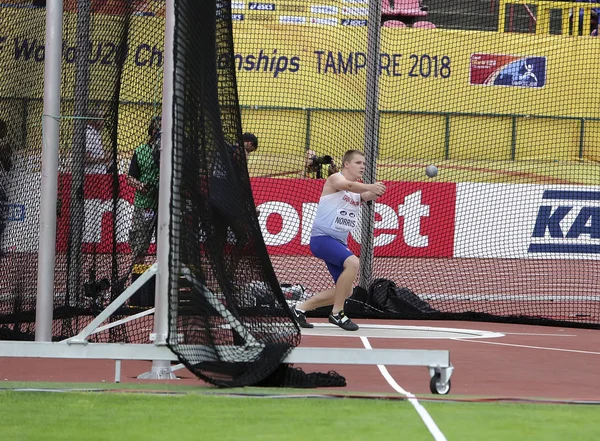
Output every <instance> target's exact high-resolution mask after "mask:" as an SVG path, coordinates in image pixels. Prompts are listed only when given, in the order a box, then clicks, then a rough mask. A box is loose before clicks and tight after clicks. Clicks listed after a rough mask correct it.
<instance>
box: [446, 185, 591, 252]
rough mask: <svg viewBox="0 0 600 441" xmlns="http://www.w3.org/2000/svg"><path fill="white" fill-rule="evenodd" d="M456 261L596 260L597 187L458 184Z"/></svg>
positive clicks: (455, 240)
mask: <svg viewBox="0 0 600 441" xmlns="http://www.w3.org/2000/svg"><path fill="white" fill-rule="evenodd" d="M454 242H455V251H454V256H455V257H469V258H472V257H474V258H547V259H600V187H575V186H550V185H510V184H475V183H464V184H458V188H457V199H456V229H455V239H454Z"/></svg>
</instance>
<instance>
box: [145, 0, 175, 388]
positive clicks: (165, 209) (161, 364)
mask: <svg viewBox="0 0 600 441" xmlns="http://www.w3.org/2000/svg"><path fill="white" fill-rule="evenodd" d="M165 14H166V15H165V52H164V53H165V64H164V68H163V69H164V70H163V101H162V124H161V125H162V136H161V147H162V148H161V150H162V151H161V154H160V180H159V193H158V228H157V234H156V261H157V264H158V271H157V273H156V285H155V287H156V289H155V291H156V292H155V297H154V308H155V309H154V344H155V345H157V346H165V345H166V344H167V334H168V332H169V298H170V296H169V293H170V286H169V274H170V271H171V270H170V265H169V257H170V253H171V243H170V222H171V204H172V194H171V190H172V188H171V186H172V176H173V170H172V168H173V82H174V81H173V80H174V67H175V66H174V60H173V58H174V57H173V48H174V32H175V0H167V1H166V12H165ZM138 378H140V379H174V378H177V377H176V376H175V374H173V372H172V370H171V362H170V361H169V360H153V361H152V371H151V372H145V373H143V374H141V375H139V376H138Z"/></svg>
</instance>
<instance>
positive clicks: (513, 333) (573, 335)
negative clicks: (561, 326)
mask: <svg viewBox="0 0 600 441" xmlns="http://www.w3.org/2000/svg"><path fill="white" fill-rule="evenodd" d="M503 334H504V335H531V336H534V337H538V336H539V337H577V336H576V335H575V334H535V333H529V332H503Z"/></svg>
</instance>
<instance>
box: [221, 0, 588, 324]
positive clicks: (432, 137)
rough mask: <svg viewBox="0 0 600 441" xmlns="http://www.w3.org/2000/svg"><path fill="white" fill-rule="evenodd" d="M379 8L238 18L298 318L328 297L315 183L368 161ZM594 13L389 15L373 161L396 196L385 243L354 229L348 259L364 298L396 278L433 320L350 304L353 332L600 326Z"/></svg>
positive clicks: (384, 3)
mask: <svg viewBox="0 0 600 441" xmlns="http://www.w3.org/2000/svg"><path fill="white" fill-rule="evenodd" d="M372 6H373V5H372V2H367V1H361V0H352V1H350V0H348V1H346V0H344V1H341V0H339V1H335V0H326V1H322V2H306V1H302V0H264V1H263V0H261V1H259V2H234V3H233V11H232V12H233V19H234V20H233V30H234V40H235V56H234V60H235V67H236V71H237V79H238V92H239V97H240V104H241V108H242V120H243V127H244V130H245V131H249V132H252V133H254V134H255V135H256V136H257V137H258V139H259V148H258V150H257V151H256V152H255V153H252V154H251V155H250V156H249V159H248V167H249V172H250V178H251V182H252V188H253V194H254V198H255V202H256V204H257V206H258V208H259V210H260V216H259V223H260V226H261V229H262V234H263V238H264V240H265V243H266V245H267V249H268V251H269V254H270V256H271V260H272V262H273V265H274V268H275V271H276V274H277V276H278V278H279V281H280V282H282V283H289V284H291V285H302V287H303V288H304V289H305V290H306V291H305V292H304V297H303V298H302V299H301V300H303V299H304V298H306V297H309V296H311V295H312V294H314V293H317V292H320V291H322V290H325V289H329V288H332V287H333V281H332V279H331V277H330V275H329V273H328V271H327V268H326V266H325V264H324V263H323V261H321V260H319V259H316V258H315V257H314V256H313V255H312V253H311V251H310V249H309V241H310V235H311V225H312V223H313V219H314V216H315V211H316V206H317V203H318V201H319V197H320V194H321V190H322V188H323V184H324V180H321V179H318V178H319V177H322V178H327V177H328V175H329V174H330V172H335V171H336V168H335V167H330V158H329V157H328V156H330V157H331V159H333V163H334V164H335V166H337V168H338V169H339V167H340V166H341V165H342V164H341V158H342V156H343V154H344V152H345V151H346V150H348V149H351V148H357V149H359V150H363V149H367V148H369V145H368V144H369V142H365V116H367V118H368V117H369V113H368V112H369V109H368V107H367V105H368V102H367V101H366V100H365V96H366V91H367V90H369V89H370V90H373V87H374V86H375V85H374V84H369V85H368V87H366V86H365V84H366V82H367V78H368V74H367V72H368V70H369V62H368V44H367V41H368V38H369V37H368V28H369V26H370V25H377V26H378V25H379V24H380V23H379V22H378V20H376V23H371V22H369V15H368V14H369V10H368V9H369V7H372ZM596 8H600V5H598V4H590V3H586V2H552V1H531V2H528V3H527V5H525V4H523V3H522V2H516V1H514V2H511V1H509V0H506V1H505V0H502V1H498V0H492V1H490V0H458V1H454V0H452V1H450V0H421V1H419V0H381V12H382V20H381V23H382V26H381V27H380V40H379V41H380V53H379V54H378V60H377V62H376V69H377V73H378V75H379V88H378V96H377V98H378V109H379V113H378V117H379V125H378V128H379V133H378V135H377V139H376V142H375V144H376V146H377V148H376V151H371V150H368V151H366V161H367V167H368V164H369V163H371V164H372V163H375V165H376V167H375V172H376V179H377V180H381V181H383V182H385V183H386V185H387V191H386V193H385V194H384V195H383V196H382V197H381V198H379V199H378V200H377V201H376V202H375V203H374V207H373V208H374V211H375V214H374V219H373V222H372V224H371V225H372V227H373V232H372V233H371V232H370V231H369V228H366V229H361V228H357V229H356V230H355V231H354V232H353V233H351V236H350V240H349V245H350V249H351V250H353V251H354V253H356V254H357V255H358V254H359V253H361V254H362V255H361V264H362V267H363V269H365V268H366V273H365V274H362V276H361V278H359V279H357V282H359V281H360V283H361V284H362V285H363V287H364V288H365V290H366V291H367V292H368V291H369V288H370V281H371V280H373V279H377V278H386V279H389V280H391V281H393V282H395V284H396V285H397V287H398V288H399V289H400V290H404V292H408V293H411V294H412V295H414V296H416V297H417V298H419V299H421V300H424V301H425V302H427V304H428V306H429V307H430V308H431V311H436V312H429V313H415V312H414V310H411V309H410V308H406V309H404V310H400V311H396V310H395V309H392V308H391V305H395V308H399V305H401V302H398V301H396V300H390V301H389V302H386V304H387V305H388V307H389V308H388V310H387V311H386V310H382V309H381V308H380V307H376V305H375V304H374V303H373V302H372V298H371V297H366V298H365V300H366V301H367V302H371V303H370V304H369V306H361V305H359V304H357V303H356V302H353V303H352V304H347V306H346V308H347V310H348V311H352V313H353V315H354V316H358V315H361V316H372V317H383V316H388V317H396V318H408V317H410V318H446V319H452V318H457V319H477V320H482V319H483V320H511V321H524V322H530V323H554V324H557V323H562V324H572V325H581V326H598V325H599V324H600V297H599V296H598V294H597V292H598V285H599V280H598V279H597V277H596V274H597V273H598V256H599V254H598V250H599V249H600V248H599V247H600V233H599V230H598V229H597V226H598V215H599V213H598V202H597V200H598V195H599V194H600V187H598V172H599V168H598V162H597V161H598V158H599V157H600V156H599V152H600V143H599V141H598V139H600V137H599V135H600V132H599V130H600V119H599V117H600V114H599V113H598V108H599V107H598V99H597V98H596V97H595V94H594V93H593V87H594V86H593V85H594V84H596V82H597V81H596V77H597V76H598V73H597V72H598V71H597V69H594V68H592V67H590V62H591V60H593V59H594V57H597V56H598V55H599V52H598V51H599V50H600V49H599V48H600V46H599V45H598V41H597V40H596V39H595V37H594V36H590V34H592V35H595V34H596V33H597V32H596V27H597V15H596ZM369 129H373V127H372V126H370V127H369ZM368 141H370V140H368ZM430 164H433V165H436V166H437V168H438V170H439V173H438V175H437V176H436V177H433V178H429V177H428V176H427V175H426V173H425V169H426V166H427V165H430ZM365 212H366V211H365V209H364V208H363V214H364V213H365ZM369 244H372V245H373V250H374V251H373V254H374V257H373V258H371V256H370V252H369V247H368V245H369ZM369 266H371V267H372V270H369V269H368V268H369ZM348 294H350V293H348ZM413 299H414V298H413ZM289 300H290V303H295V302H296V301H297V299H292V298H290V299H289ZM379 306H381V305H379ZM373 307H376V308H375V309H373ZM329 311H330V308H323V309H319V310H317V311H311V312H309V316H310V315H311V314H312V315H327V314H328V313H329Z"/></svg>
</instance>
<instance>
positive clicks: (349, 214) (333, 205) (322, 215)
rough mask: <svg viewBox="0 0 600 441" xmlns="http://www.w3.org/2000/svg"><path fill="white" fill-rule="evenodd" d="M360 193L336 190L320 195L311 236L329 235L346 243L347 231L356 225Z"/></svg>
mask: <svg viewBox="0 0 600 441" xmlns="http://www.w3.org/2000/svg"><path fill="white" fill-rule="evenodd" d="M360 204H361V200H360V193H352V192H350V191H336V192H335V193H333V194H328V195H326V196H322V197H321V199H320V200H319V206H318V208H317V214H316V215H315V221H314V222H313V226H312V231H311V232H310V235H311V237H313V236H331V237H333V238H335V239H338V240H340V241H342V243H344V244H346V243H348V233H350V232H351V231H352V230H354V228H356V226H357V225H358V211H359V210H360Z"/></svg>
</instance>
